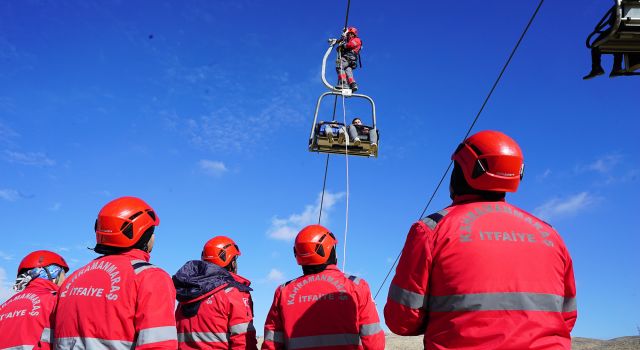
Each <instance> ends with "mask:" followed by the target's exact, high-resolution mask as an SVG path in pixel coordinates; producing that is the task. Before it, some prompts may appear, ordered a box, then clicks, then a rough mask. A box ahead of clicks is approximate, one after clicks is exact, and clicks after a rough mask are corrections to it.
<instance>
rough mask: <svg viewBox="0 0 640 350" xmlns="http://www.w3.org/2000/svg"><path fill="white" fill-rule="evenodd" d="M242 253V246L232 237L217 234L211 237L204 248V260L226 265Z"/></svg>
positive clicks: (221, 265)
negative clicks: (239, 246)
mask: <svg viewBox="0 0 640 350" xmlns="http://www.w3.org/2000/svg"><path fill="white" fill-rule="evenodd" d="M238 255H241V254H240V248H238V245H237V244H236V242H234V241H233V240H232V239H231V238H229V237H225V236H217V237H213V238H211V239H210V240H209V241H207V243H205V244H204V248H202V260H204V261H208V262H210V263H214V264H216V265H218V266H220V267H226V266H227V265H229V263H230V262H232V261H233V259H234V258H235V257H236V256H238Z"/></svg>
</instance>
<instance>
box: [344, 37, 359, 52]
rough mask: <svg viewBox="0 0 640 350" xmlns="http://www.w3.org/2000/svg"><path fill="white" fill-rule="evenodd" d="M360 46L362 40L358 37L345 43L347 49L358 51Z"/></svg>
mask: <svg viewBox="0 0 640 350" xmlns="http://www.w3.org/2000/svg"><path fill="white" fill-rule="evenodd" d="M360 46H362V41H360V39H358V38H353V39H351V40H349V41H348V42H347V43H346V44H345V45H344V47H345V48H346V49H348V50H355V51H358V50H359V49H360Z"/></svg>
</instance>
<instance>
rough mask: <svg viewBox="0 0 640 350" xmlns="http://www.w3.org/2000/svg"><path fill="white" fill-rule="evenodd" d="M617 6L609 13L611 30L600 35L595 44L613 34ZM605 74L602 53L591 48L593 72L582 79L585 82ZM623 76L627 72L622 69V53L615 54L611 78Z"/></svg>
mask: <svg viewBox="0 0 640 350" xmlns="http://www.w3.org/2000/svg"><path fill="white" fill-rule="evenodd" d="M615 10H616V5H614V6H613V7H611V8H610V9H609V11H608V12H607V13H608V14H609V28H608V29H607V30H605V31H604V32H602V33H600V35H599V36H598V37H597V38H596V40H595V41H594V42H597V41H599V40H601V39H603V38H605V37H607V36H609V34H610V33H611V30H612V28H613V27H614V26H615V21H616V16H615V14H614V13H615ZM603 74H604V69H603V68H602V51H601V50H600V48H599V47H596V46H594V47H592V48H591V72H589V74H587V75H585V76H584V77H582V79H583V80H589V79H593V78H595V77H597V76H599V75H603ZM622 75H626V71H625V70H624V69H623V68H622V53H614V54H613V67H612V68H611V73H609V78H615V77H619V76H622Z"/></svg>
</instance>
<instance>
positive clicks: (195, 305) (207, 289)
mask: <svg viewBox="0 0 640 350" xmlns="http://www.w3.org/2000/svg"><path fill="white" fill-rule="evenodd" d="M239 255H240V249H239V248H238V246H237V245H236V243H235V242H234V241H233V240H232V239H231V238H228V237H225V236H217V237H214V238H212V239H210V240H209V241H208V242H207V243H206V244H205V245H204V248H203V250H202V260H193V261H189V262H187V263H186V264H185V265H184V266H182V268H180V270H179V271H178V272H177V273H176V274H175V275H174V276H173V282H174V284H175V286H176V291H177V295H178V301H179V302H180V303H179V304H178V308H177V309H176V323H177V328H178V342H179V343H178V349H180V350H183V349H198V350H215V349H219V350H226V349H230V350H240V349H242V350H244V349H247V350H257V349H258V347H257V339H256V329H255V328H254V326H253V301H252V300H251V294H250V293H249V292H250V291H251V288H250V287H249V285H250V284H251V282H249V280H247V279H246V278H243V277H241V276H239V275H237V273H238V262H237V260H238V256H239Z"/></svg>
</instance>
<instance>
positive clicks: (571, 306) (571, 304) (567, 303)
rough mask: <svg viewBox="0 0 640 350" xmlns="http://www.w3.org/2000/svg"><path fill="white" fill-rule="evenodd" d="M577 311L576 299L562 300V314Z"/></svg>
mask: <svg viewBox="0 0 640 350" xmlns="http://www.w3.org/2000/svg"><path fill="white" fill-rule="evenodd" d="M577 309H578V304H577V302H576V298H564V303H562V312H571V311H576V310H577Z"/></svg>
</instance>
